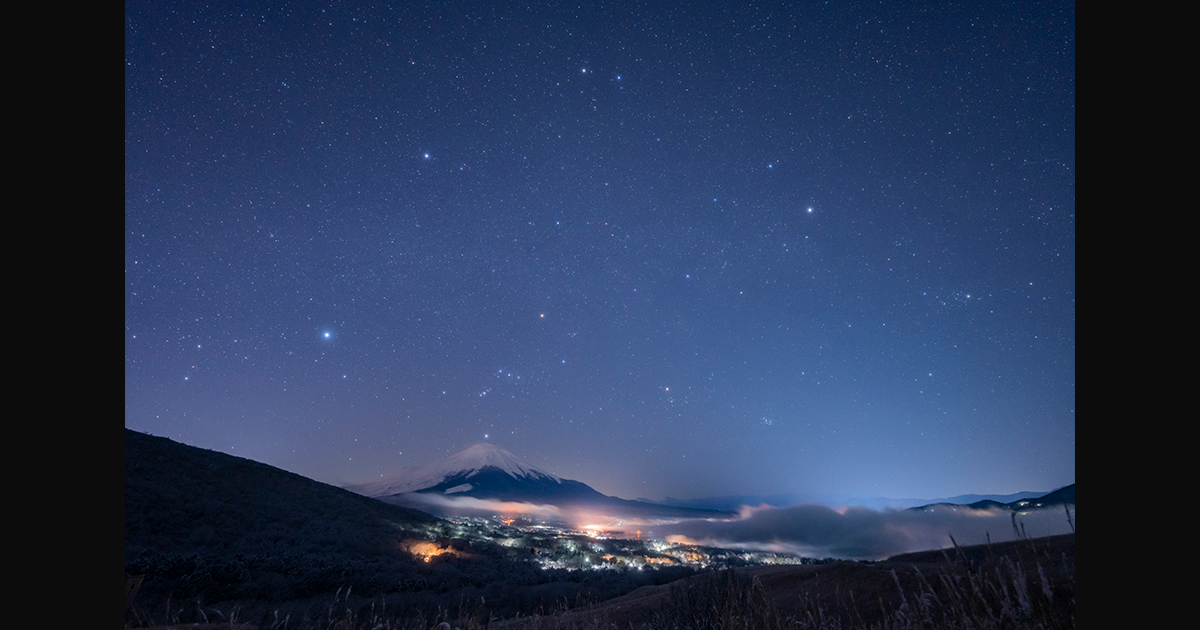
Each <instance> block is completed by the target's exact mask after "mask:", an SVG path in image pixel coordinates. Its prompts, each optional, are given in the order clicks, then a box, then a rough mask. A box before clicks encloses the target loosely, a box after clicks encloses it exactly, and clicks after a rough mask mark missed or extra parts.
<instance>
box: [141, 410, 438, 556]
mask: <svg viewBox="0 0 1200 630" xmlns="http://www.w3.org/2000/svg"><path fill="white" fill-rule="evenodd" d="M437 522H439V520H438V519H437V518H435V517H433V516H432V515H429V514H426V513H424V512H420V511H417V510H413V509H407V508H403V507H399V506H396V505H390V504H387V503H383V502H381V501H376V500H374V499H369V498H366V497H363V496H361V495H357V494H354V493H351V492H347V491H346V490H343V489H341V488H336V487H334V486H330V485H328V484H324V483H320V482H318V481H313V480H312V479H308V478H306V477H302V476H300V475H296V474H293V473H290V472H287V471H284V470H280V469H278V468H274V467H272V466H268V465H266V464H261V463H259V462H255V461H251V460H248V459H243V458H240V457H234V456H232V455H226V454H224V453H218V452H216V451H209V450H204V449H200V448H196V447H193V446H187V445H185V444H179V443H177V442H174V441H171V440H169V439H167V438H162V437H155V436H151V435H146V434H144V433H138V432H136V431H131V430H129V429H126V430H125V557H126V561H128V560H129V559H130V557H131V556H132V555H136V554H137V553H141V552H151V553H174V554H178V553H205V554H211V553H217V554H221V555H224V554H233V553H277V552H286V553H288V554H295V553H304V552H310V551H311V552H329V551H331V550H333V549H343V548H347V549H348V548H351V547H353V548H356V549H358V550H360V551H367V550H373V551H378V550H388V551H390V550H391V549H392V548H394V546H395V540H396V536H397V534H398V533H399V532H400V531H401V530H406V529H407V530H412V529H418V528H423V527H426V526H429V525H432V524H434V523H437Z"/></svg>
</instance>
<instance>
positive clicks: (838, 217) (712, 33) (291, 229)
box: [125, 2, 1075, 499]
mask: <svg viewBox="0 0 1200 630" xmlns="http://www.w3.org/2000/svg"><path fill="white" fill-rule="evenodd" d="M892 5H895V6H892ZM125 17H126V21H125V29H126V30H125V62H126V66H125V426H126V427H128V428H131V429H136V430H140V431H146V432H150V433H154V434H157V435H165V436H168V437H171V438H173V439H176V440H179V441H182V442H185V443H188V444H193V445H196V446H202V447H205V448H212V449H217V450H221V451H224V452H229V453H232V454H235V455H240V456H244V457H249V458H252V459H256V460H259V461H263V462H267V463H270V464H273V465H276V466H280V467H282V468H285V469H288V470H292V471H295V472H298V473H301V474H304V475H307V476H309V477H313V478H315V479H319V480H322V481H328V482H332V483H347V482H361V481H367V480H370V479H372V478H377V477H378V476H379V475H380V474H384V473H387V472H391V471H393V470H395V469H397V468H399V467H400V466H404V465H414V464H426V463H429V462H431V461H433V460H434V459H436V458H438V457H440V456H443V455H446V454H449V453H453V452H456V451H459V450H461V449H464V448H466V447H468V446H470V445H472V444H474V443H477V442H483V441H488V442H492V443H495V444H498V445H500V446H503V447H504V448H506V449H508V450H510V451H512V452H513V453H515V454H516V455H517V456H519V457H521V458H523V459H525V460H527V461H528V462H530V463H531V464H533V465H536V466H538V467H540V468H543V469H545V470H547V471H549V472H552V473H554V474H556V475H558V476H561V477H565V478H571V479H578V480H580V481H584V482H586V483H588V484H590V485H592V486H593V487H595V488H596V489H597V490H600V491H601V492H605V493H607V494H615V495H619V496H622V497H627V498H633V497H649V498H653V499H660V498H663V497H665V496H672V497H677V498H696V497H703V496H716V495H730V494H763V493H810V494H814V495H842V496H861V497H869V496H892V497H942V496H950V495H955V494H962V493H969V492H979V493H986V492H995V493H1009V492H1016V491H1020V490H1050V489H1053V488H1057V487H1060V486H1062V485H1065V484H1068V483H1072V482H1074V481H1075V174H1074V164H1075V17H1074V4H1073V3H1068V2H1049V3H1037V4H1034V5H1011V6H1009V5H1004V4H1000V5H998V6H983V7H977V6H972V5H951V4H944V5H943V4H940V3H936V2H935V3H933V4H926V5H920V6H919V7H918V6H915V5H914V6H908V5H906V4H905V3H891V4H886V3H885V4H883V5H878V4H872V5H862V4H855V5H852V6H847V5H844V4H842V3H836V2H835V3H825V4H820V5H812V4H809V3H765V4H762V3H760V4H756V5H754V6H741V5H740V4H738V3H730V4H729V5H728V6H725V7H719V8H702V7H699V6H695V5H693V4H690V3H678V4H671V3H654V4H653V6H650V5H647V6H641V5H631V6H627V5H616V4H602V5H589V6H584V7H576V6H574V5H572V6H565V5H553V4H552V5H547V6H534V5H531V6H529V7H528V8H525V7H521V8H495V9H492V8H489V9H487V10H486V11H483V10H479V9H478V4H477V3H445V2H437V3H403V4H402V5H401V6H397V7H394V8H379V9H373V8H357V7H352V6H346V7H342V6H332V7H326V8H320V6H318V5H303V6H301V5H295V4H287V3H277V2H266V3H263V5H262V6H261V7H259V8H258V9H256V10H255V11H254V12H253V13H250V12H242V11H234V10H229V11H226V10H223V9H220V8H216V9H214V8H211V7H207V6H202V5H196V4H194V3H183V2H155V3H140V2H134V3H127V4H126V15H125Z"/></svg>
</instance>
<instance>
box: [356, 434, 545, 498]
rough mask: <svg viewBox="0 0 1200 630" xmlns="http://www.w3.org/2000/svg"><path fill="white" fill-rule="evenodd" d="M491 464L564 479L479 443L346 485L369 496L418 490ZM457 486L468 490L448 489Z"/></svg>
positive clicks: (512, 472)
mask: <svg viewBox="0 0 1200 630" xmlns="http://www.w3.org/2000/svg"><path fill="white" fill-rule="evenodd" d="M489 466H491V467H494V468H499V469H500V470H502V471H504V472H506V473H508V474H509V475H511V476H513V477H515V478H518V479H520V478H522V477H544V478H549V479H553V480H554V481H557V482H559V483H562V479H560V478H558V477H556V476H554V475H552V474H550V473H548V472H546V471H544V470H541V469H539V468H535V467H533V466H530V465H529V464H526V463H525V462H523V461H521V460H519V459H517V456H516V455H513V454H512V453H510V452H508V451H506V450H504V449H502V448H500V447H499V446H496V445H495V444H476V445H475V446H472V447H471V448H468V449H467V450H465V451H461V452H458V453H455V454H453V455H449V456H447V457H443V458H441V459H439V460H437V461H436V462H433V463H432V464H427V465H425V466H405V467H404V468H401V469H400V470H398V471H396V472H394V473H392V474H390V475H386V476H384V477H383V478H382V479H379V480H378V481H371V482H368V483H364V484H359V485H351V486H346V489H347V490H350V491H352V492H357V493H358V494H362V495H365V496H368V497H386V496H391V495H393V494H399V493H401V492H417V491H419V490H424V489H426V488H431V487H433V486H436V485H438V484H439V483H442V482H443V481H445V480H446V478H447V477H451V476H457V475H459V474H463V473H466V475H467V477H468V478H470V477H472V476H474V474H475V473H478V472H479V471H480V470H483V469H484V468H487V467H489ZM464 485H466V484H464ZM453 490H458V491H465V489H461V486H456V487H455V488H451V489H450V490H447V492H451V491H453Z"/></svg>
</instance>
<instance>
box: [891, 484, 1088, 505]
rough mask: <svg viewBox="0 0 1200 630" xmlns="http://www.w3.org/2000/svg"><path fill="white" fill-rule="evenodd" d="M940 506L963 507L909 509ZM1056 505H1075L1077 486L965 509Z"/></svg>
mask: <svg viewBox="0 0 1200 630" xmlns="http://www.w3.org/2000/svg"><path fill="white" fill-rule="evenodd" d="M939 505H941V506H945V505H949V506H961V505H962V504H959V503H946V502H942V503H930V504H929V505H920V506H917V507H913V508H909V509H910V510H928V509H931V508H933V507H934V506H939ZM1055 505H1075V484H1071V485H1069V486H1063V487H1062V488H1059V489H1058V490H1055V491H1053V492H1049V493H1046V494H1044V495H1042V496H1040V497H1034V498H1029V499H1018V500H1016V501H1013V502H1011V503H1000V502H999V501H992V500H990V499H984V500H982V501H976V502H974V503H969V504H967V505H966V506H965V507H969V508H972V509H975V510H991V509H1000V510H1013V511H1019V510H1032V509H1037V508H1046V507H1053V506H1055Z"/></svg>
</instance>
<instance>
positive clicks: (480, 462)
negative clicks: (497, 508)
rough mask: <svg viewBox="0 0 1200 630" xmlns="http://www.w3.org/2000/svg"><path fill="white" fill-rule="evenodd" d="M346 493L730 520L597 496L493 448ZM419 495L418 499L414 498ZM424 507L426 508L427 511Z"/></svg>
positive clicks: (408, 469) (479, 447) (406, 501)
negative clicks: (497, 502)
mask: <svg viewBox="0 0 1200 630" xmlns="http://www.w3.org/2000/svg"><path fill="white" fill-rule="evenodd" d="M346 489H347V490H350V491H352V492H356V493H358V494H361V495H365V496H368V497H372V498H376V499H381V500H383V501H387V502H389V503H397V504H401V505H412V504H414V503H419V504H427V503H428V502H429V500H430V499H433V498H434V497H435V496H441V497H445V498H448V499H456V498H459V497H470V498H473V499H481V500H493V501H506V502H516V503H528V504H534V505H552V506H556V507H559V508H566V509H592V510H604V511H606V512H609V513H614V514H621V515H623V516H628V517H642V518H654V517H658V518H705V517H714V516H728V515H729V514H728V513H725V512H719V511H716V510H702V509H694V508H681V507H674V506H667V505H658V504H654V503H647V502H644V501H629V500H626V499H621V498H618V497H610V496H607V495H604V494H601V493H600V492H597V491H596V490H595V489H593V488H592V487H591V486H589V485H587V484H585V483H582V482H579V481H574V480H572V479H563V478H561V477H559V476H557V475H554V474H552V473H549V472H546V471H544V470H542V469H540V468H537V467H535V466H532V465H530V464H527V463H525V462H523V461H521V460H520V459H518V458H517V456H516V455H513V454H512V453H510V452H508V451H507V450H505V449H503V448H500V447H499V446H496V445H494V444H476V445H474V446H472V447H470V448H468V449H466V450H464V451H461V452H459V453H455V454H454V455H450V456H447V457H443V458H442V459H439V460H437V461H435V462H433V463H432V464H428V465H426V466H405V467H404V468H401V469H400V470H399V471H397V472H395V473H392V474H391V475H387V476H385V477H383V478H382V479H380V480H378V481H372V482H369V483H364V484H358V485H350V486H346ZM413 495H417V496H413ZM423 509H424V508H423Z"/></svg>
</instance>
